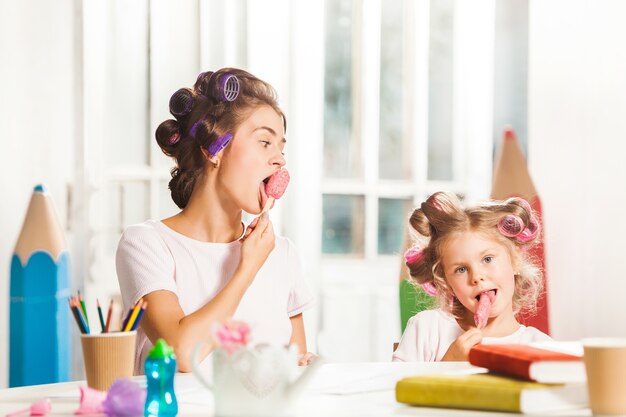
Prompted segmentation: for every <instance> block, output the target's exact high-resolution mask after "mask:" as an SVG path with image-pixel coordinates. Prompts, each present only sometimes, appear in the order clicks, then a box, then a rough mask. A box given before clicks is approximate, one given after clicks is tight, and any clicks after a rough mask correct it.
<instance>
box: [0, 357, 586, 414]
mask: <svg viewBox="0 0 626 417" xmlns="http://www.w3.org/2000/svg"><path fill="white" fill-rule="evenodd" d="M475 370H476V368H474V367H472V366H471V365H469V364H468V363H466V362H439V363H388V362H380V363H343V364H326V365H324V366H323V367H321V369H320V370H319V372H318V373H317V375H316V376H315V377H314V379H313V380H312V381H311V383H310V385H309V387H308V389H307V391H306V392H305V394H304V395H303V396H302V398H300V400H299V404H298V417H309V416H310V417H334V416H337V417H352V416H355V417H356V416H359V417H368V416H372V417H374V416H375V417H381V416H470V417H471V416H484V415H488V416H493V417H503V416H508V417H511V416H513V415H514V414H506V413H492V412H479V411H468V410H451V409H436V408H420V407H410V406H406V405H404V404H400V403H397V402H396V400H395V391H394V388H395V382H396V381H397V380H398V379H400V378H402V377H405V376H411V375H418V374H427V373H440V372H452V373H472V372H475ZM137 378H138V380H139V381H140V382H141V381H142V377H137ZM144 381H145V379H144ZM175 381H176V391H177V399H178V402H179V414H178V415H179V416H181V417H185V416H203V417H211V416H213V397H212V394H211V393H210V392H209V391H207V390H205V389H204V388H202V387H201V386H200V384H199V383H197V382H196V380H195V378H194V377H193V375H190V374H178V375H177V376H176V379H175ZM80 385H85V382H84V381H74V382H65V383H59V384H48V385H34V386H29V387H20V388H9V389H3V390H0V417H4V416H5V415H6V414H7V413H9V412H11V411H14V410H17V409H20V408H25V407H28V406H29V405H30V404H31V403H32V402H34V401H38V400H41V399H42V398H46V397H48V398H50V399H51V401H52V412H51V413H50V414H49V416H50V417H54V416H68V417H69V416H73V415H74V411H76V409H77V408H78V402H79V389H78V387H79V386H80ZM554 415H561V416H591V413H590V411H589V410H588V409H582V410H576V411H573V412H567V413H560V414H554Z"/></svg>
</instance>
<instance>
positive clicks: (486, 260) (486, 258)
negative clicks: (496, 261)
mask: <svg viewBox="0 0 626 417" xmlns="http://www.w3.org/2000/svg"><path fill="white" fill-rule="evenodd" d="M491 261H493V256H485V257H484V258H483V262H485V263H486V264H488V263H491Z"/></svg>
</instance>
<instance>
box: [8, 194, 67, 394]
mask: <svg viewBox="0 0 626 417" xmlns="http://www.w3.org/2000/svg"><path fill="white" fill-rule="evenodd" d="M69 274H70V265H69V252H68V249H67V244H66V242H65V238H64V236H63V232H62V229H61V227H60V225H59V222H58V219H57V217H56V213H55V210H54V206H53V203H52V200H51V198H50V196H49V195H48V193H47V192H46V190H45V188H44V187H43V186H41V185H38V186H36V187H35V190H34V192H33V196H32V198H31V201H30V204H29V206H28V211H27V213H26V217H25V219H24V225H23V226H22V230H21V232H20V235H19V238H18V241H17V244H16V246H15V253H14V255H13V259H12V261H11V281H10V297H11V298H10V320H9V322H10V324H9V386H10V387H17V386H23V385H33V384H47V383H53V382H63V381H69V380H70V357H71V349H70V314H71V312H70V310H69V308H68V306H67V297H68V296H69V295H70V289H69V286H70V280H69Z"/></svg>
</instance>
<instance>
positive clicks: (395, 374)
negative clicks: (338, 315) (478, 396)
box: [307, 362, 487, 395]
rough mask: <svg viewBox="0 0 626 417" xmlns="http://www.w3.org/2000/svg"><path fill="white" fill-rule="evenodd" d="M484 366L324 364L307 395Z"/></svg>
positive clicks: (377, 387)
mask: <svg viewBox="0 0 626 417" xmlns="http://www.w3.org/2000/svg"><path fill="white" fill-rule="evenodd" d="M486 371H487V370H486V369H485V368H479V367H475V366H472V365H470V364H469V363H468V362H439V363H437V364H436V365H430V364H426V363H419V364H416V363H409V362H393V363H389V362H373V363H332V364H325V365H324V366H322V368H321V369H320V370H319V371H318V373H317V374H316V375H315V376H314V377H313V380H312V381H311V383H310V385H309V387H308V388H307V393H308V394H318V395H349V394H360V393H365V392H374V391H386V390H394V389H395V387H396V382H398V380H399V379H401V378H406V377H409V376H415V375H427V374H448V375H450V374H456V375H467V374H476V373H484V372H486Z"/></svg>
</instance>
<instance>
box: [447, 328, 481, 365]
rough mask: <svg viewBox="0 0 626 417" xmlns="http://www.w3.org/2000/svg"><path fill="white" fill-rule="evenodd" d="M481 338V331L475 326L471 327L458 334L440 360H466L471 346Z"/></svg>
mask: <svg viewBox="0 0 626 417" xmlns="http://www.w3.org/2000/svg"><path fill="white" fill-rule="evenodd" d="M482 340H483V334H482V332H481V331H480V330H479V329H477V328H476V327H472V328H471V329H469V330H468V331H466V332H465V333H463V334H462V335H461V336H459V337H458V338H457V339H456V340H455V341H454V342H452V344H451V345H450V347H449V348H448V351H447V352H446V354H445V355H443V358H441V360H442V361H466V360H467V357H468V355H469V351H470V349H471V348H472V346H474V345H477V344H478V343H480V342H481V341H482Z"/></svg>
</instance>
